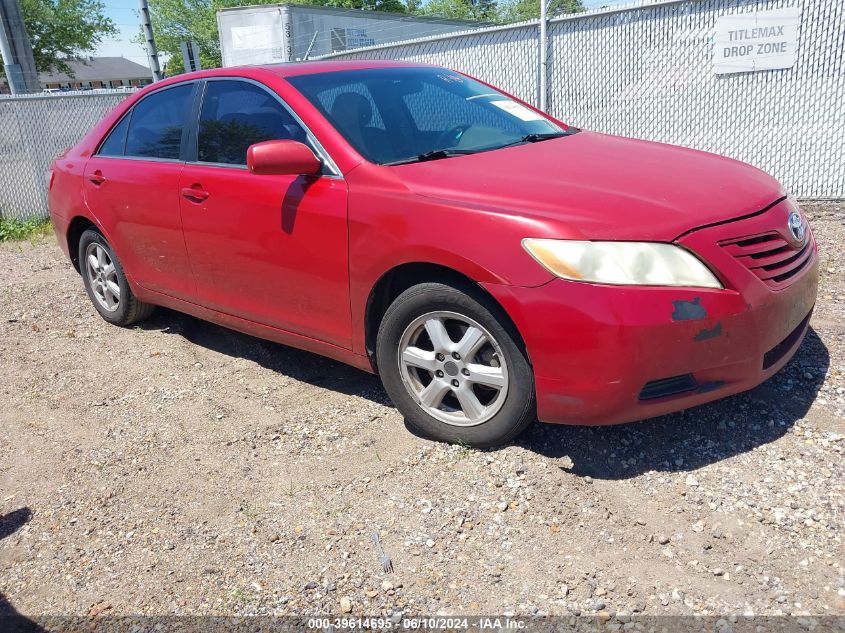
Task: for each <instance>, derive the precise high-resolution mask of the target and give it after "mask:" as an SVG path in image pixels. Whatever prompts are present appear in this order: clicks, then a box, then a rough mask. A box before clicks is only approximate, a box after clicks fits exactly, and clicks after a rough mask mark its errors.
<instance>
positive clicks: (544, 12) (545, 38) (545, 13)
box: [539, 0, 551, 112]
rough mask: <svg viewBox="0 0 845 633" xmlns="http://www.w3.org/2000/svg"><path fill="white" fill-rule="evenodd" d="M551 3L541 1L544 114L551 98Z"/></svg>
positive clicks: (541, 74) (542, 104) (541, 66)
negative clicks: (549, 84)
mask: <svg viewBox="0 0 845 633" xmlns="http://www.w3.org/2000/svg"><path fill="white" fill-rule="evenodd" d="M549 2H551V0H540V99H539V101H540V103H539V108H540V110H542V111H543V112H545V111H546V108H547V107H548V103H547V101H548V98H549V88H548V82H549Z"/></svg>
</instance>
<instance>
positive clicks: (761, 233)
mask: <svg viewBox="0 0 845 633" xmlns="http://www.w3.org/2000/svg"><path fill="white" fill-rule="evenodd" d="M562 109H563V110H564V111H565V109H566V108H565V104H564V105H563V106H562ZM49 207H50V213H51V215H52V219H53V225H54V227H55V230H56V234H57V236H58V240H59V243H60V245H61V246H62V248H63V249H64V251H65V252H66V253H67V255H68V256H69V259H70V261H71V262H72V263H73V266H75V267H76V269H77V270H78V271H79V273H80V275H81V278H82V282H83V283H84V285H85V289H86V291H87V293H88V296H89V297H90V299H91V302H92V303H93V306H94V308H95V309H96V310H97V312H99V314H100V315H101V316H102V318H104V319H105V320H106V321H108V322H109V323H112V324H114V325H118V326H126V325H129V324H131V323H135V322H137V321H139V320H141V319H144V318H146V317H148V316H149V315H150V314H151V312H152V311H153V309H154V306H166V307H168V308H170V309H173V310H178V311H182V312H186V313H189V314H192V315H195V316H197V317H199V318H201V319H206V320H209V321H213V322H216V323H220V324H223V325H225V326H228V327H230V328H233V329H236V330H240V331H243V332H247V333H249V334H252V335H254V336H258V337H262V338H265V339H270V340H273V341H277V342H280V343H284V344H286V345H291V346H295V347H298V348H302V349H305V350H309V351H311V352H315V353H317V354H322V355H324V356H329V357H331V358H334V359H337V360H339V361H342V362H344V363H348V364H350V365H353V366H355V367H358V368H360V369H363V370H365V371H370V372H377V373H378V374H379V375H380V376H381V379H382V381H383V383H384V387H385V389H386V391H387V393H388V394H389V395H390V397H391V398H392V400H393V402H394V403H395V404H396V407H397V408H398V409H399V411H400V412H401V413H402V414H403V415H404V416H405V418H406V420H407V421H408V422H409V423H410V424H411V425H412V426H413V427H415V428H416V429H418V430H419V431H420V432H422V433H424V434H426V435H428V436H429V437H432V438H436V439H439V440H444V441H457V442H463V443H466V444H469V445H472V446H490V445H495V444H500V443H503V442H507V441H508V440H510V439H511V438H513V437H515V436H516V435H517V434H518V433H519V432H520V431H522V430H523V429H524V428H526V426H527V425H528V424H530V423H531V422H532V421H534V420H536V419H539V420H541V421H543V422H553V423H567V424H613V423H619V422H628V421H633V420H642V419H645V418H649V417H653V416H656V415H661V414H665V413H668V412H672V411H677V410H680V409H684V408H687V407H690V406H694V405H699V404H702V403H704V402H708V401H711V400H714V399H717V398H723V397H725V396H728V395H731V394H736V393H738V392H741V391H744V390H747V389H750V388H752V387H754V386H755V385H757V384H759V383H760V382H762V381H764V380H766V379H767V378H769V377H770V376H771V375H772V374H774V373H775V372H777V371H778V370H779V369H780V368H781V367H783V366H784V364H786V363H787V361H788V360H789V359H790V358H791V356H792V355H793V354H794V353H795V351H796V349H797V348H798V346H799V345H800V343H801V340H802V338H803V337H804V334H805V332H806V330H807V326H808V321H809V318H810V313H811V311H812V309H813V305H814V303H815V298H816V285H817V267H818V264H817V259H818V258H817V250H816V244H815V241H814V238H813V235H812V233H811V232H810V228H809V227H808V225H807V222H806V219H805V218H804V216H803V214H802V212H801V210H800V209H799V208H798V206H797V205H796V203H795V201H794V200H793V199H792V198H791V197H790V196H789V195H788V194H787V192H785V191H784V189H783V187H781V185H780V184H779V183H778V182H777V181H776V180H774V179H773V178H772V177H770V176H768V175H767V174H765V173H764V172H762V171H760V170H758V169H756V168H754V167H751V166H749V165H746V164H743V163H740V162H737V161H735V160H732V159H729V158H724V157H721V156H716V155H713V154H708V153H704V152H700V151H695V150H692V149H685V148H681V147H674V146H670V145H664V144H660V143H653V142H647V141H641V140H634V139H629V138H620V137H616V136H610V135H607V134H599V133H594V132H590V131H587V130H579V129H576V128H575V127H573V126H570V125H567V124H566V123H564V122H562V121H559V120H557V119H555V118H553V117H551V116H549V115H548V114H546V113H544V112H541V111H539V110H537V109H536V108H535V107H533V106H531V105H530V104H527V103H524V102H522V101H521V100H520V99H518V98H516V97H514V96H511V95H509V94H506V93H504V92H502V91H500V90H498V89H496V88H494V87H492V86H490V85H488V84H486V83H484V82H481V81H478V80H476V79H473V78H471V77H468V76H466V75H464V74H461V73H458V72H455V71H452V70H449V69H446V68H441V67H437V66H429V65H418V64H409V63H400V62H374V61H355V62H306V63H298V64H280V65H275V66H264V67H249V68H226V69H217V70H209V71H201V72H198V73H192V74H186V75H179V76H176V77H171V78H169V79H166V80H164V81H160V82H157V83H155V84H153V85H151V86H149V87H147V88H145V89H144V90H141V91H139V92H138V93H137V94H134V95H132V96H130V97H128V98H127V99H126V100H125V101H123V102H122V103H121V104H120V105H119V106H118V107H117V108H116V109H115V110H114V111H113V112H111V113H110V114H108V115H107V116H106V117H105V118H104V119H103V121H102V122H101V123H100V124H99V125H97V126H96V127H95V128H94V129H93V130H92V131H91V132H90V133H89V134H88V135H87V136H85V138H83V139H82V140H81V141H80V142H79V143H78V144H77V145H76V146H75V147H73V148H72V149H70V150H68V151H67V152H66V153H64V154H63V155H62V156H60V157H58V158H57V159H56V160H55V161H54V163H53V165H52V167H51V173H50V174H49Z"/></svg>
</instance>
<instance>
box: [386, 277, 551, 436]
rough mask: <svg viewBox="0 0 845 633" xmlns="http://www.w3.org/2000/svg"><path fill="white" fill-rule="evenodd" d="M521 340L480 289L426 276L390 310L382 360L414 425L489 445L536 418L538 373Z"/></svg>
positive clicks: (393, 392) (389, 384) (391, 391)
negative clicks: (437, 281)
mask: <svg viewBox="0 0 845 633" xmlns="http://www.w3.org/2000/svg"><path fill="white" fill-rule="evenodd" d="M437 323H440V325H438V324H437ZM441 326H442V327H441ZM444 333H445V338H444ZM519 340H520V339H519V336H518V334H516V332H515V330H514V328H513V326H512V325H511V324H510V322H509V321H508V320H507V317H505V315H504V314H503V312H502V311H501V309H500V308H499V307H498V306H497V305H496V304H495V303H494V302H492V301H490V300H489V299H488V298H487V297H486V296H485V295H484V294H483V293H482V292H481V291H480V290H478V289H477V288H474V287H472V286H470V285H469V284H467V285H466V286H462V285H459V284H455V285H454V286H453V285H446V284H442V283H423V284H419V285H416V286H413V287H411V288H409V289H408V290H406V291H405V292H403V293H402V294H400V295H399V296H398V297H397V298H396V299H395V300H394V301H393V303H392V304H391V305H390V307H389V308H388V309H387V312H385V315H384V318H383V319H382V322H381V326H380V327H379V332H378V338H377V340H376V362H377V365H378V369H379V373H380V374H381V379H382V383H383V384H384V388H385V389H386V390H387V393H388V395H389V396H390V398H391V399H392V400H393V402H394V404H395V405H396V407H397V408H398V409H399V411H400V412H401V413H402V414H403V415H404V416H405V421H406V423H408V424H409V425H410V426H411V427H413V428H414V429H415V430H417V431H419V432H420V434H422V435H424V436H426V437H429V438H431V439H435V440H440V441H443V442H450V443H459V444H465V445H468V446H472V447H475V448H486V447H490V446H496V445H500V444H504V443H507V442H509V441H510V440H512V439H513V438H515V437H516V436H517V435H519V434H520V433H521V432H522V431H524V430H525V429H526V428H527V427H528V425H529V424H531V422H533V421H534V420H535V419H536V404H535V403H536V400H535V394H534V374H533V372H532V370H531V365H530V364H529V362H528V359H527V355H526V353H525V351H524V349H522V346H521V344H520V343H518V341H519ZM435 341H437V342H435ZM400 349H401V350H402V354H401V358H400ZM438 350H440V351H438ZM444 382H445V384H444ZM441 394H442V397H441ZM472 396H474V398H475V399H474V400H473V398H472ZM476 403H477V404H476ZM478 405H481V408H479V407H478ZM468 412H469V413H468Z"/></svg>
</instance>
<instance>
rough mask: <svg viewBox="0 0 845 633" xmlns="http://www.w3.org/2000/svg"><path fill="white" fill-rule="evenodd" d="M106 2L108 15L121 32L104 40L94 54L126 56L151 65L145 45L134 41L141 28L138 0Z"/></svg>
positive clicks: (107, 0) (108, 0)
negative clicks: (148, 61)
mask: <svg viewBox="0 0 845 633" xmlns="http://www.w3.org/2000/svg"><path fill="white" fill-rule="evenodd" d="M104 3H105V5H106V15H107V16H108V17H110V18H111V19H112V20H114V23H115V25H117V28H118V29H119V30H120V32H119V33H118V34H117V35H115V36H114V37H113V38H109V39H107V40H103V42H101V44H100V46H99V48H97V50H96V52H95V53H94V56H96V57H126V58H127V59H130V60H132V61H133V62H136V63H138V64H143V65H144V66H149V64H148V63H147V53H146V51H145V50H144V47H143V46H141V45H140V44H135V43H134V42H133V41H132V40H133V39H134V38H135V37H136V36H137V35H138V31H139V29H140V23H139V21H138V0H104Z"/></svg>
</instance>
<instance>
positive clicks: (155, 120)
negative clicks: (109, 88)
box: [126, 84, 194, 159]
mask: <svg viewBox="0 0 845 633" xmlns="http://www.w3.org/2000/svg"><path fill="white" fill-rule="evenodd" d="M193 88H194V87H193V85H192V84H184V85H181V86H176V87H174V88H167V89H166V90H162V91H161V92H156V93H154V94H151V95H150V96H148V97H146V98H145V99H143V100H142V101H141V102H140V103H138V104H137V105H136V106H135V107H134V108H133V109H132V118H131V120H130V122H129V133H128V134H127V138H126V155H127V156H140V157H149V158H173V159H178V158H179V146H180V144H181V141H182V129H183V128H184V127H185V121H186V119H187V117H188V109H189V107H190V102H191V93H192V91H193Z"/></svg>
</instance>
